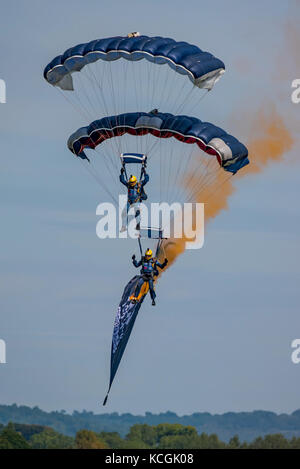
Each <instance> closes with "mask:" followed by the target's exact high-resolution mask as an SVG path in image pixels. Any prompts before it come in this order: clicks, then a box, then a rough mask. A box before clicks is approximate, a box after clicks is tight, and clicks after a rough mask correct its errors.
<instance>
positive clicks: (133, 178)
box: [129, 174, 137, 187]
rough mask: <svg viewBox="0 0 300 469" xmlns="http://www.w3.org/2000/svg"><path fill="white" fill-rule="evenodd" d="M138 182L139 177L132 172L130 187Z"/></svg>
mask: <svg viewBox="0 0 300 469" xmlns="http://www.w3.org/2000/svg"><path fill="white" fill-rule="evenodd" d="M136 183H137V178H136V177H135V176H133V175H132V174H131V176H130V178H129V185H130V187H134V186H135V185H136Z"/></svg>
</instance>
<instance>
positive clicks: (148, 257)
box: [145, 248, 152, 261]
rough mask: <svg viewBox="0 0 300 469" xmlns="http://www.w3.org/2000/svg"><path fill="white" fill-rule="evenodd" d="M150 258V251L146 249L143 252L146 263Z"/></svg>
mask: <svg viewBox="0 0 300 469" xmlns="http://www.w3.org/2000/svg"><path fill="white" fill-rule="evenodd" d="M151 257H152V251H151V249H149V248H148V249H147V251H146V252H145V259H146V261H150V259H151Z"/></svg>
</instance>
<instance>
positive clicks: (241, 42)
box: [0, 0, 300, 414]
mask: <svg viewBox="0 0 300 469" xmlns="http://www.w3.org/2000/svg"><path fill="white" fill-rule="evenodd" d="M297 14H298V15H299V9H296V8H295V4H294V2H280V1H277V0H276V1H275V0H273V1H271V0H270V1H269V0H263V1H262V2H258V1H256V2H250V1H248V0H247V1H244V2H238V1H237V0H235V1H233V0H227V1H226V2H224V1H223V0H219V1H217V0H215V1H214V2H211V4H208V3H207V2H202V1H194V0H190V1H189V2H187V3H186V4H184V6H183V4H182V2H179V1H177V0H173V1H169V0H166V1H164V2H161V1H156V0H152V1H150V2H143V1H141V0H140V1H139V2H137V1H129V2H121V1H115V2H113V3H112V4H109V3H108V2H101V1H100V2H99V1H92V0H87V1H86V2H85V3H84V4H83V3H82V2H79V1H77V0H73V1H72V2H70V1H66V0H64V1H56V0H54V1H53V0H51V1H44V2H40V1H33V0H27V1H26V2H22V3H21V2H17V1H16V0H12V1H11V2H9V3H6V5H5V6H2V9H1V20H2V21H1V22H2V24H1V45H2V47H1V53H0V55H1V69H0V78H2V79H4V80H5V81H6V85H7V103H6V104H0V122H1V126H0V137H1V155H0V158H1V168H2V170H1V173H0V179H1V184H0V194H1V197H0V216H1V246H2V248H1V250H0V285H1V286H0V289H1V294H0V304H1V306H0V321H1V322H0V338H2V339H5V341H6V343H7V362H8V363H7V364H6V365H0V381H1V386H0V402H1V403H7V404H10V403H14V402H16V403H17V404H26V405H31V406H34V405H38V406H40V407H41V408H43V409H46V410H54V409H57V410H59V409H66V410H68V411H72V410H73V409H77V410H81V409H88V410H93V411H95V412H102V411H103V408H102V407H101V406H99V402H101V401H102V399H103V397H104V395H105V392H106V388H107V382H108V374H109V355H110V343H111V333H112V325H113V320H114V315H115V313H116V308H117V305H118V303H119V300H120V297H121V293H122V291H123V288H124V286H125V284H126V282H127V281H128V280H129V278H131V276H133V275H134V274H135V270H134V268H133V267H132V266H131V254H132V252H133V250H134V248H135V245H133V242H131V241H128V240H122V241H121V240H119V241H115V240H106V241H100V240H99V239H98V238H97V237H96V234H95V227H96V221H97V219H96V215H95V210H96V206H97V204H98V203H99V201H100V200H99V199H101V197H103V194H102V193H101V190H100V191H99V187H98V186H97V185H96V184H95V183H94V182H93V180H92V179H90V178H89V175H88V174H85V173H83V172H82V168H81V166H80V165H78V164H77V163H78V162H77V161H76V160H74V159H73V158H72V156H71V155H70V153H69V152H68V150H67V148H66V139H67V137H68V136H69V134H70V133H71V132H72V131H74V130H75V128H77V127H78V126H79V125H80V123H81V121H80V119H79V118H78V116H77V115H75V113H74V111H73V110H72V108H71V107H70V106H68V105H67V103H66V102H65V101H64V100H63V98H62V97H61V96H60V95H59V93H56V92H55V90H54V89H53V88H51V87H50V86H49V85H48V84H47V83H46V82H45V81H44V79H43V77H42V72H43V68H44V66H45V65H46V64H47V63H48V62H49V61H50V60H51V59H52V58H53V57H54V56H55V55H57V54H58V53H60V52H62V51H63V50H65V49H66V48H68V47H69V46H70V45H74V44H77V43H79V42H86V41H89V40H92V39H94V38H97V37H105V36H112V35H119V34H127V33H128V32H129V31H135V30H138V31H140V32H142V33H144V34H148V35H163V36H170V37H174V38H175V39H178V40H181V39H184V40H186V41H188V42H191V43H195V44H198V45H199V46H200V47H202V48H203V49H206V50H209V51H212V52H213V53H214V54H216V55H217V56H218V57H220V58H221V59H222V60H224V62H225V64H226V67H227V71H226V74H225V75H224V77H223V78H222V80H221V81H220V83H218V84H217V86H216V87H215V89H214V90H213V92H212V93H211V94H210V95H209V97H208V98H207V99H206V100H205V103H204V104H203V108H202V112H203V114H205V119H207V120H208V121H209V120H211V121H213V122H215V123H217V124H218V125H221V126H224V127H225V128H227V129H228V130H230V131H231V132H232V133H235V134H237V135H238V136H239V138H241V139H243V138H246V137H247V128H245V126H243V119H244V117H247V118H248V117H249V116H251V115H252V113H253V112H254V110H255V109H256V108H258V107H259V105H260V103H262V102H264V101H265V100H266V101H268V102H271V103H275V104H276V106H277V109H278V110H279V111H280V114H281V115H282V116H283V117H284V119H285V120H286V122H287V123H288V125H289V126H291V127H295V126H296V124H295V122H297V119H299V112H300V106H299V105H298V107H297V105H294V104H292V103H291V101H290V88H291V81H292V80H293V79H294V78H299V75H300V69H299V68H298V76H295V75H293V73H294V70H291V72H289V71H288V70H287V73H286V78H282V79H280V78H278V79H275V78H276V74H277V72H278V67H280V60H279V58H280V57H281V58H282V54H283V55H288V54H289V50H288V46H287V45H286V44H285V38H284V27H285V24H286V22H287V21H288V20H289V19H290V18H291V17H293V16H294V18H296V15H297ZM298 19H299V18H298ZM280 54H281V55H280ZM241 63H243V64H244V68H246V70H247V72H245V71H243V70H241V67H240V64H241ZM295 70H296V71H295V73H297V68H296V67H295ZM289 73H290V75H289ZM245 121H246V122H248V120H247V119H245ZM297 156H298V154H297V146H294V148H293V149H292V151H291V152H289V154H286V155H285V156H284V159H283V160H282V162H280V163H276V164H273V165H270V166H268V167H267V168H266V169H265V171H263V172H262V173H261V174H259V175H251V176H250V175H249V176H247V177H245V178H243V179H240V180H237V181H236V183H235V186H236V191H235V193H234V194H233V196H232V197H231V198H230V200H229V208H228V210H226V211H224V212H222V213H221V214H220V215H219V216H218V217H217V218H216V219H215V220H213V221H212V222H211V223H210V225H209V226H208V227H207V233H206V240H205V246H204V248H203V249H201V250H199V251H197V252H186V253H185V254H184V255H183V256H181V257H180V258H179V259H178V261H177V262H176V264H175V265H174V266H173V267H172V268H171V269H169V270H168V272H167V273H166V275H164V276H163V277H162V278H161V280H160V282H159V285H158V287H157V293H158V305H157V307H156V308H152V307H151V305H150V301H149V299H148V298H147V299H146V301H145V303H144V305H143V307H142V309H141V312H140V315H139V317H138V320H137V323H136V326H135V329H134V332H133V335H132V337H131V339H130V343H129V345H128V349H127V351H126V352H125V356H124V360H123V362H122V364H121V366H120V369H119V371H118V374H117V377H116V379H115V382H114V386H113V388H112V391H111V395H110V401H109V405H108V407H106V408H105V411H107V412H110V411H111V412H113V411H118V412H132V413H144V412H145V411H151V412H161V411H166V410H172V411H175V412H178V413H179V414H183V413H192V412H201V411H208V412H213V413H215V412H216V413H220V412H226V411H247V410H253V409H266V410H273V411H277V412H290V411H293V410H295V409H297V408H299V397H298V396H299V393H298V392H297V390H298V388H299V384H300V365H298V366H297V365H294V364H292V362H291V359H290V356H291V352H292V350H291V348H290V344H291V342H292V340H293V339H295V338H299V335H300V320H299V277H300V268H299V262H298V258H299V237H300V224H299V206H298V204H297V201H298V200H299V187H300V184H299V183H300V176H299V166H298V165H297V161H296V160H297Z"/></svg>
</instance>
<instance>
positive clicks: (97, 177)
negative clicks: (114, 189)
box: [79, 158, 117, 205]
mask: <svg viewBox="0 0 300 469" xmlns="http://www.w3.org/2000/svg"><path fill="white" fill-rule="evenodd" d="M79 160H80V163H81V164H82V166H83V167H84V168H85V169H86V170H87V172H88V173H89V174H90V175H91V176H92V177H93V178H94V179H95V180H96V182H97V183H98V184H100V186H101V187H104V189H105V191H106V192H107V194H108V195H109V196H110V197H111V198H112V200H113V201H114V202H115V204H116V205H117V200H116V199H115V197H114V196H113V195H112V193H111V192H110V190H109V189H108V187H107V186H106V184H105V183H104V182H103V181H101V179H100V178H99V176H98V174H97V172H93V171H92V168H93V169H94V171H95V168H94V167H93V166H92V167H89V166H87V165H85V164H84V162H83V160H82V159H81V158H79ZM88 164H89V165H90V163H88Z"/></svg>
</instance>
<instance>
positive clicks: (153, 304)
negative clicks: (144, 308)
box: [152, 298, 156, 306]
mask: <svg viewBox="0 0 300 469" xmlns="http://www.w3.org/2000/svg"><path fill="white" fill-rule="evenodd" d="M155 305H156V303H155V299H154V298H153V300H152V306H155Z"/></svg>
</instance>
